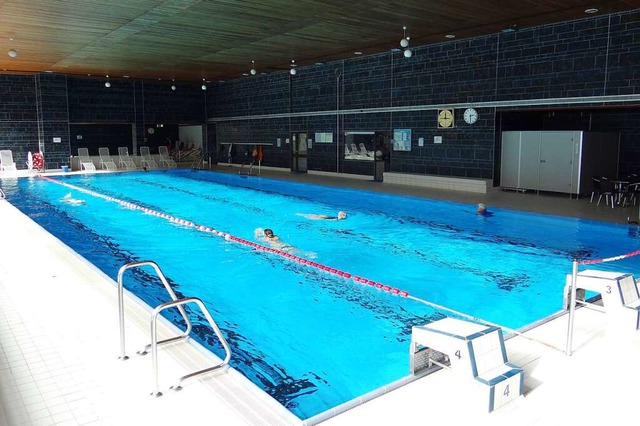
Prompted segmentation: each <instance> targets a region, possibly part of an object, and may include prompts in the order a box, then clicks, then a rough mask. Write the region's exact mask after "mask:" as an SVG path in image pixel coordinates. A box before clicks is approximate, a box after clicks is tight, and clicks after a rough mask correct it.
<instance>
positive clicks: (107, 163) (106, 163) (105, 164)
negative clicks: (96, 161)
mask: <svg viewBox="0 0 640 426" xmlns="http://www.w3.org/2000/svg"><path fill="white" fill-rule="evenodd" d="M98 154H100V165H101V166H102V169H103V170H104V169H107V170H109V171H115V170H118V166H116V163H115V162H114V161H113V159H112V158H111V154H109V148H106V147H101V148H98Z"/></svg>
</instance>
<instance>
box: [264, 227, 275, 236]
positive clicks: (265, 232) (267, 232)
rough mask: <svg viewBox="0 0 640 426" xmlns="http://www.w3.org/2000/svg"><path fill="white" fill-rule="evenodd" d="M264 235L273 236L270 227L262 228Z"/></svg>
mask: <svg viewBox="0 0 640 426" xmlns="http://www.w3.org/2000/svg"><path fill="white" fill-rule="evenodd" d="M264 236H265V237H267V238H271V237H273V231H272V230H271V229H269V228H267V229H265V230H264Z"/></svg>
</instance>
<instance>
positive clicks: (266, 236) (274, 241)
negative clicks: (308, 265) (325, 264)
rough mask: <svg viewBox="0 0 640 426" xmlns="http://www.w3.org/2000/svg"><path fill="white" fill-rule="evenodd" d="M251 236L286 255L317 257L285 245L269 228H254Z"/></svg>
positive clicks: (311, 253)
mask: <svg viewBox="0 0 640 426" xmlns="http://www.w3.org/2000/svg"><path fill="white" fill-rule="evenodd" d="M253 235H254V236H255V237H256V238H257V239H259V240H260V241H264V242H265V243H268V244H269V245H270V246H271V247H273V248H275V249H278V250H282V251H284V252H287V253H291V254H296V255H298V254H299V255H303V256H307V257H309V258H312V259H314V258H316V256H317V255H316V254H315V253H313V252H308V251H301V250H299V249H297V248H296V247H294V246H292V245H291V244H287V243H285V242H284V241H282V240H281V239H280V237H278V236H277V235H276V234H274V233H273V230H272V229H269V228H266V229H264V230H263V229H262V228H256V230H255V231H254V232H253Z"/></svg>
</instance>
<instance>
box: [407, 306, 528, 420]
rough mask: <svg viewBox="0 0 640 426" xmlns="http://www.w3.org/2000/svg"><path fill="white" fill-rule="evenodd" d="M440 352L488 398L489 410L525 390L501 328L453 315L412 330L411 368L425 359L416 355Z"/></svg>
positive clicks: (500, 405) (419, 365) (415, 371)
mask: <svg viewBox="0 0 640 426" xmlns="http://www.w3.org/2000/svg"><path fill="white" fill-rule="evenodd" d="M425 350H426V351H427V353H429V351H431V352H436V353H440V354H442V356H443V358H445V359H447V358H448V361H449V362H450V366H451V369H452V370H454V371H457V372H458V373H460V374H461V375H462V377H464V378H469V379H472V380H469V383H470V384H471V385H472V387H475V388H476V389H477V391H478V392H477V393H479V394H481V395H483V396H484V398H487V403H488V409H489V412H491V411H493V410H495V409H497V408H500V407H502V406H503V405H505V404H506V403H508V402H509V401H512V400H514V399H516V398H518V397H519V396H520V395H522V394H523V392H524V372H523V370H522V369H521V368H518V367H516V366H515V365H512V364H510V363H508V362H507V352H506V349H505V346H504V338H503V336H502V329H500V328H499V327H494V326H487V325H484V324H478V323H474V322H469V321H463V320H459V319H455V318H445V319H442V320H439V321H434V322H432V323H429V324H425V325H423V326H415V327H413V328H412V330H411V347H410V351H409V352H410V369H411V374H417V373H419V369H420V367H422V366H424V364H425V363H420V362H419V361H417V358H416V355H417V354H420V353H421V352H422V353H425Z"/></svg>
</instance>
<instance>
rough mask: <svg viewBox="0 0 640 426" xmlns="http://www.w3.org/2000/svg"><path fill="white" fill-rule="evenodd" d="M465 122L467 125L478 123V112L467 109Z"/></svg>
mask: <svg viewBox="0 0 640 426" xmlns="http://www.w3.org/2000/svg"><path fill="white" fill-rule="evenodd" d="M464 121H465V122H466V123H467V124H473V123H475V122H476V121H478V111H476V110H475V109H473V108H467V109H466V110H465V111H464Z"/></svg>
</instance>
